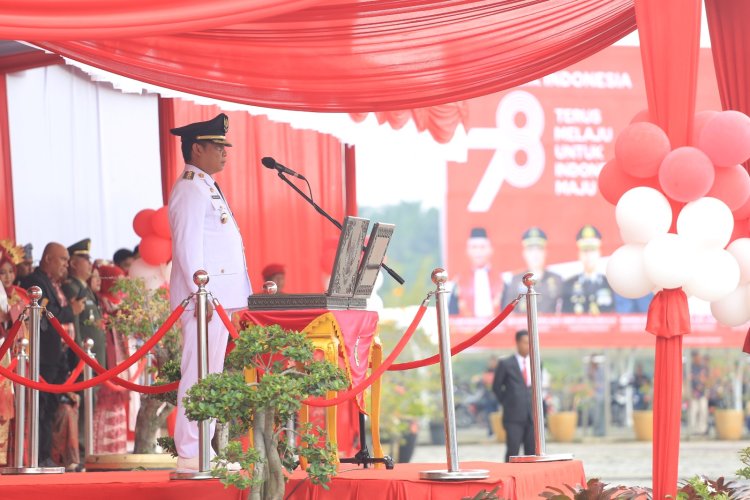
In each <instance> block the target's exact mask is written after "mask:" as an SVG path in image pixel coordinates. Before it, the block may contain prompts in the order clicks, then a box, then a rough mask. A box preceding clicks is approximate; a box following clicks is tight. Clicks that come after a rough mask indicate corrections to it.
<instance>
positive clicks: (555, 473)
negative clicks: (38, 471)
mask: <svg viewBox="0 0 750 500" xmlns="http://www.w3.org/2000/svg"><path fill="white" fill-rule="evenodd" d="M461 467H462V468H465V469H488V470H489V471H490V477H489V479H485V480H483V481H461V482H436V481H422V480H420V479H419V472H420V471H423V470H430V469H441V468H445V466H444V465H438V464H397V465H396V468H395V469H394V470H390V471H389V470H385V469H356V470H353V469H354V467H353V466H351V467H349V466H347V465H342V467H341V471H340V473H339V475H338V476H337V477H336V478H334V479H333V481H332V482H331V483H330V490H328V491H326V490H324V489H323V488H321V487H320V486H312V485H311V484H310V482H309V481H306V480H305V479H304V478H305V477H306V476H305V474H304V473H302V472H300V471H295V472H294V474H292V477H291V478H290V480H289V484H288V485H287V495H289V493H292V490H294V492H293V493H292V495H291V497H289V498H290V499H292V500H323V499H334V500H347V499H351V500H375V499H387V500H406V499H409V500H443V499H450V500H459V499H460V498H462V497H464V496H470V497H473V496H474V495H476V494H477V493H478V492H479V491H480V490H482V489H485V490H488V491H489V490H492V489H493V488H494V487H495V486H499V487H500V489H499V491H498V496H500V497H501V498H506V499H508V500H526V499H538V498H539V493H541V492H542V491H543V490H544V489H545V488H546V487H547V486H563V485H564V484H570V485H574V484H576V483H583V482H584V481H585V477H584V473H583V463H581V462H580V461H578V460H573V461H568V462H549V463H538V464H500V463H490V462H465V463H462V464H461ZM300 483H301V484H300ZM298 485H299V487H297V486H298ZM295 487H296V489H295ZM0 499H2V500H50V499H54V500H89V499H104V500H134V499H138V500H190V499H210V500H225V499H226V500H230V499H231V500H240V499H241V494H240V492H239V491H237V490H236V489H233V488H228V489H225V488H224V486H223V485H222V484H221V483H219V482H218V481H217V480H204V481H170V480H169V471H133V472H89V473H78V474H73V473H69V474H57V475H48V476H45V475H37V476H0Z"/></svg>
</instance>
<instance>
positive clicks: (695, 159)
mask: <svg viewBox="0 0 750 500" xmlns="http://www.w3.org/2000/svg"><path fill="white" fill-rule="evenodd" d="M713 183H714V166H713V164H712V163H711V160H710V159H709V158H708V156H706V154H705V153H703V151H701V150H700V149H697V148H694V147H691V146H684V147H681V148H677V149H675V150H674V151H671V152H670V153H669V154H668V155H667V156H666V157H665V158H664V161H663V162H662V163H661V167H659V185H660V186H661V189H662V191H663V192H664V194H666V195H667V196H668V197H669V198H672V199H673V200H675V201H681V202H683V203H688V202H691V201H694V200H697V199H698V198H702V197H703V196H705V195H706V193H708V191H709V190H710V189H711V186H712V185H713Z"/></svg>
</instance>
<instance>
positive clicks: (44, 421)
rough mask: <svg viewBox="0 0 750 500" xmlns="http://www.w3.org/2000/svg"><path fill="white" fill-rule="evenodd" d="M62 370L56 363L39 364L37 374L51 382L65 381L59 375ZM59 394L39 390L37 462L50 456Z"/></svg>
mask: <svg viewBox="0 0 750 500" xmlns="http://www.w3.org/2000/svg"><path fill="white" fill-rule="evenodd" d="M61 372H62V370H60V366H58V365H47V364H43V363H42V364H40V365H39V374H40V375H41V376H42V377H43V378H44V380H45V381H47V382H48V383H51V384H60V383H62V382H65V380H62V376H61ZM59 404H60V395H59V394H53V393H50V392H41V391H40V392H39V455H38V457H39V463H40V464H41V463H42V462H43V461H44V460H45V459H48V458H50V452H51V450H52V424H53V423H54V421H55V414H56V413H57V407H58V406H59Z"/></svg>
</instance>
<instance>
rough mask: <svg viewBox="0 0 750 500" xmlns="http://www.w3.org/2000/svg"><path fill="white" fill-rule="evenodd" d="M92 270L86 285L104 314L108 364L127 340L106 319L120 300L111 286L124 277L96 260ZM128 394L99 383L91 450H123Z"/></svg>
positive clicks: (124, 350)
mask: <svg viewBox="0 0 750 500" xmlns="http://www.w3.org/2000/svg"><path fill="white" fill-rule="evenodd" d="M94 270H95V273H96V274H98V278H97V277H94V275H92V279H91V283H90V286H91V289H92V290H93V291H94V293H96V295H97V297H98V299H99V309H100V310H101V312H102V316H103V318H104V322H105V330H106V334H107V364H106V366H107V367H108V368H112V367H114V366H116V365H118V364H120V363H121V362H122V361H124V360H125V359H126V358H127V357H128V347H127V341H126V340H125V338H124V337H123V336H122V335H121V334H119V333H118V332H117V331H116V330H115V329H114V328H113V327H112V326H111V324H109V322H108V321H107V320H108V319H109V318H110V317H111V316H112V315H114V314H117V310H118V307H119V304H120V301H121V300H122V297H121V296H120V295H119V294H118V293H117V292H114V291H113V290H112V287H113V286H114V285H115V282H116V281H117V280H118V279H119V278H124V277H125V272H124V271H123V270H122V269H120V268H119V267H117V266H114V265H109V264H101V263H97V264H96V265H95V267H94ZM97 280H98V281H99V283H97ZM98 284H99V285H100V286H99V287H97V285H98ZM97 288H98V289H97ZM129 397H130V393H129V392H128V391H127V390H125V389H123V388H122V387H120V386H115V385H113V384H104V385H102V386H100V389H99V394H98V400H97V405H96V409H95V410H94V436H96V439H95V440H94V453H95V454H97V455H109V454H119V453H126V452H127V434H128V421H127V417H126V412H125V406H126V405H127V403H128V400H129Z"/></svg>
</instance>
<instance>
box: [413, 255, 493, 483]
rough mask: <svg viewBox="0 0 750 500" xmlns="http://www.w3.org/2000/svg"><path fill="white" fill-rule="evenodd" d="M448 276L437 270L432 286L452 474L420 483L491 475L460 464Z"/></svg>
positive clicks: (437, 473)
mask: <svg viewBox="0 0 750 500" xmlns="http://www.w3.org/2000/svg"><path fill="white" fill-rule="evenodd" d="M446 281H448V273H446V272H445V270H444V269H441V268H437V269H435V270H434V271H432V282H433V283H435V285H436V286H437V290H436V291H435V307H436V309H437V321H438V341H439V349H440V383H441V387H442V392H443V423H444V426H445V437H446V439H445V453H446V457H447V459H448V470H430V471H422V472H420V473H419V477H420V479H430V480H454V481H455V480H463V479H485V478H487V477H489V471H488V470H483V469H474V470H466V469H464V470H461V469H460V465H459V461H458V448H457V442H456V410H455V404H454V402H453V365H452V362H451V339H450V331H449V329H448V321H447V313H448V297H447V294H448V291H447V290H446V289H445V283H446Z"/></svg>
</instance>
